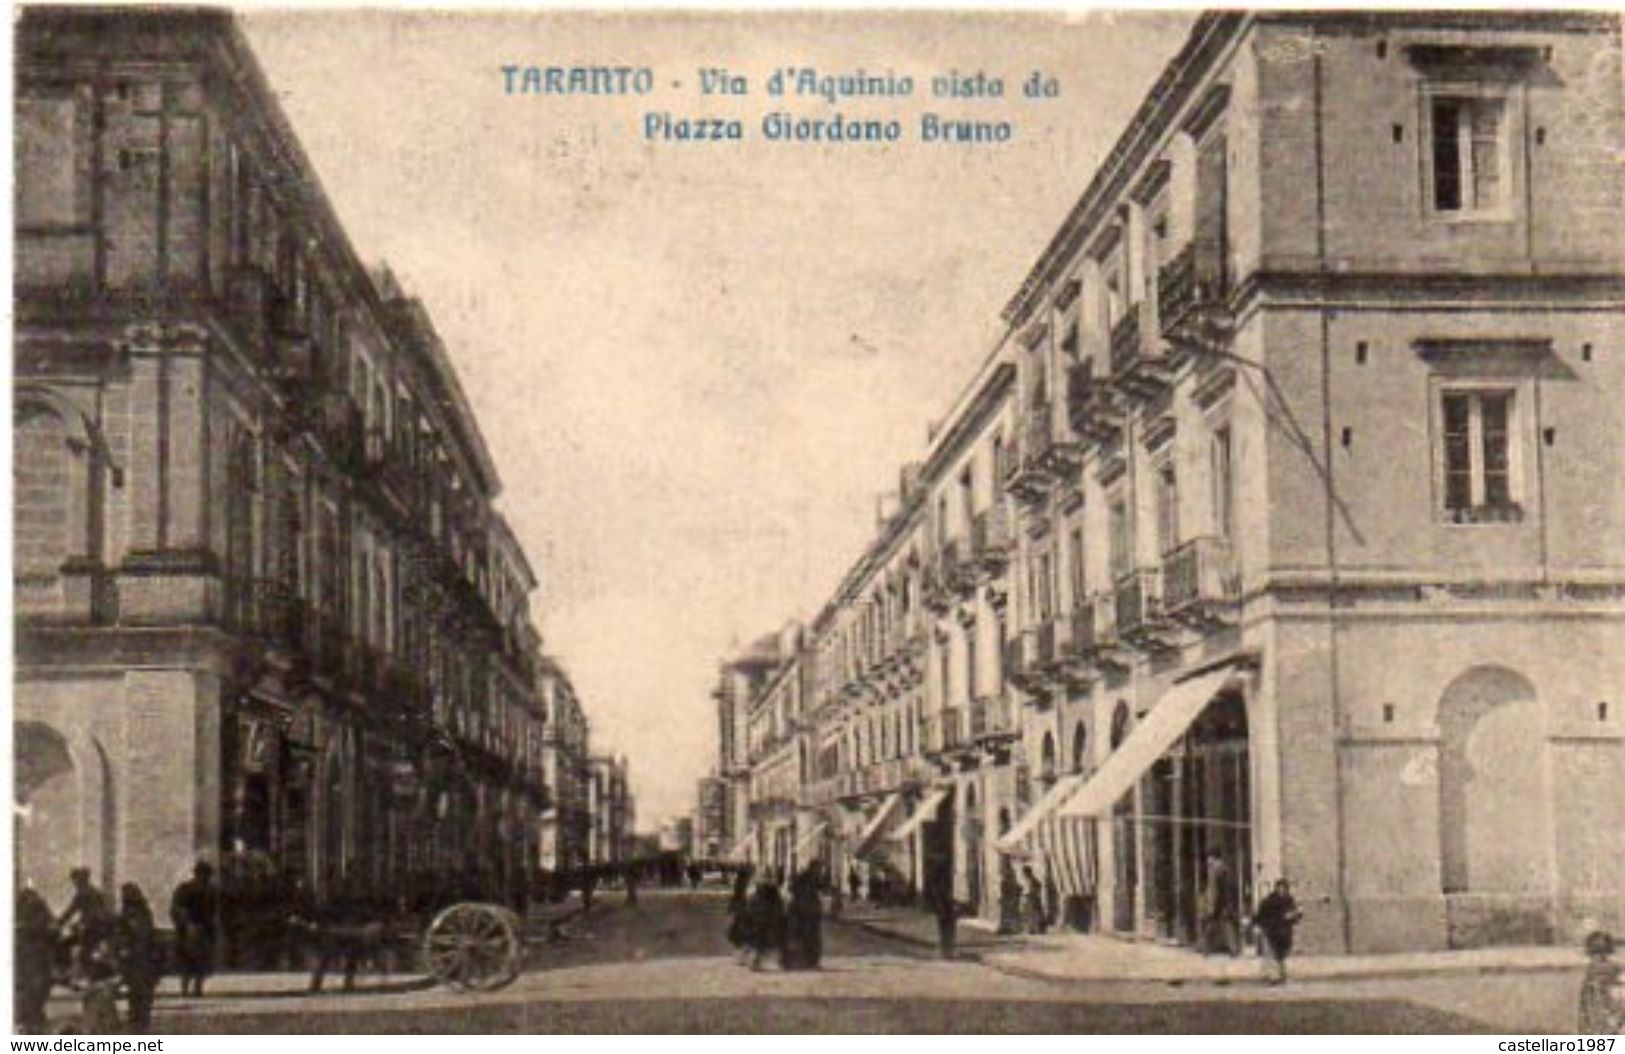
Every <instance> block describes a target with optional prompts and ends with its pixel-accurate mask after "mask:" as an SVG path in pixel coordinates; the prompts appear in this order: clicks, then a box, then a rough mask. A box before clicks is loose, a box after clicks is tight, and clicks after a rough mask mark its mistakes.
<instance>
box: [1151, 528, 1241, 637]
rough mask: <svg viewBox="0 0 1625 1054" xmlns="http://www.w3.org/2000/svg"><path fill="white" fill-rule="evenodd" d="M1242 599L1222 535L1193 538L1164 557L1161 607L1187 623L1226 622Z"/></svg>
mask: <svg viewBox="0 0 1625 1054" xmlns="http://www.w3.org/2000/svg"><path fill="white" fill-rule="evenodd" d="M1240 602H1241V578H1240V575H1239V574H1238V573H1237V571H1236V563H1235V556H1234V553H1233V551H1232V550H1231V547H1230V543H1229V542H1228V541H1227V540H1226V539H1224V538H1218V537H1214V536H1207V537H1202V538H1193V539H1191V540H1190V541H1188V542H1186V543H1185V544H1183V545H1181V546H1179V547H1178V548H1177V549H1174V550H1173V551H1172V552H1170V553H1168V554H1167V555H1166V556H1165V557H1163V564H1162V608H1163V611H1164V612H1166V613H1167V615H1168V616H1169V617H1170V618H1173V619H1177V620H1179V621H1180V622H1185V623H1190V624H1198V625H1200V624H1210V623H1214V622H1224V621H1227V620H1228V619H1229V618H1230V617H1231V616H1233V615H1234V614H1235V612H1236V609H1237V607H1238V606H1239V604H1240Z"/></svg>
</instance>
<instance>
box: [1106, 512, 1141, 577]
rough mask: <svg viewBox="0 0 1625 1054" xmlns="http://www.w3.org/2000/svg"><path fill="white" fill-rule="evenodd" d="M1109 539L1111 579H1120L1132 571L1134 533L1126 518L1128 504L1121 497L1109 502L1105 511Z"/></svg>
mask: <svg viewBox="0 0 1625 1054" xmlns="http://www.w3.org/2000/svg"><path fill="white" fill-rule="evenodd" d="M1106 520H1107V529H1108V533H1109V536H1110V538H1111V559H1112V577H1113V578H1121V577H1123V576H1124V575H1126V574H1128V573H1129V571H1131V570H1133V569H1134V532H1133V528H1132V526H1131V525H1130V523H1129V518H1128V502H1127V501H1126V500H1124V499H1123V498H1122V497H1121V496H1119V497H1115V498H1113V499H1112V500H1111V503H1110V505H1108V506H1107V510H1106Z"/></svg>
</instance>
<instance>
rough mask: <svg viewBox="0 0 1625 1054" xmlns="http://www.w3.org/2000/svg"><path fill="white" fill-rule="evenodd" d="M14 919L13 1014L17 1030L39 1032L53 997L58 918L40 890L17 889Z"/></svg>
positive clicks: (45, 1023) (28, 1032) (34, 1033)
mask: <svg viewBox="0 0 1625 1054" xmlns="http://www.w3.org/2000/svg"><path fill="white" fill-rule="evenodd" d="M16 910H17V914H16V915H15V916H13V918H12V920H11V921H12V926H13V930H14V932H13V940H14V944H13V949H12V970H13V974H12V979H11V980H12V1013H13V1018H14V1021H15V1027H16V1029H17V1031H18V1032H21V1033H25V1034H28V1035H39V1034H41V1033H43V1032H44V1031H45V1029H46V1025H47V1018H46V1014H45V1006H46V1004H47V1003H49V1002H50V999H51V984H52V974H53V972H54V970H55V965H56V964H55V960H56V919H55V916H53V915H52V914H51V906H50V905H49V904H47V903H46V902H45V898H44V897H42V896H40V894H39V891H38V890H36V889H33V888H31V887H24V888H23V889H20V890H18V891H17V909H16Z"/></svg>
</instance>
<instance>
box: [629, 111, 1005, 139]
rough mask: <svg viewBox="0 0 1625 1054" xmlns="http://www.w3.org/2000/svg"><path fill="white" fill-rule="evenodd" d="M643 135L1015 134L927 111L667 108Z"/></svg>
mask: <svg viewBox="0 0 1625 1054" xmlns="http://www.w3.org/2000/svg"><path fill="white" fill-rule="evenodd" d="M642 132H643V138H644V139H645V140H646V141H649V142H662V143H716V142H743V141H744V140H746V139H756V140H765V141H767V142H770V143H830V144H838V145H840V144H854V145H856V144H866V143H899V142H905V141H911V142H920V143H942V144H946V145H978V144H997V143H1008V142H1010V141H1011V140H1012V139H1014V138H1015V135H1016V129H1015V125H1014V124H1012V123H1011V122H1009V121H984V120H970V119H965V118H957V117H948V116H944V115H942V114H934V113H926V114H921V115H920V116H919V117H918V118H911V119H910V120H909V121H907V122H905V121H903V120H900V119H898V118H895V117H893V118H873V117H870V118H858V117H851V116H848V115H846V114H843V113H839V112H837V113H833V114H826V115H819V116H816V117H812V116H805V115H799V114H792V113H786V112H784V111H779V110H775V111H772V112H769V113H766V114H763V115H762V116H761V118H760V119H759V120H756V121H754V122H747V121H745V120H742V119H739V118H720V117H683V116H678V115H675V114H670V113H665V112H651V113H646V114H644V115H643V127H642Z"/></svg>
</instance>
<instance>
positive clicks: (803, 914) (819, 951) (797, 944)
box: [779, 864, 824, 970]
mask: <svg viewBox="0 0 1625 1054" xmlns="http://www.w3.org/2000/svg"><path fill="white" fill-rule="evenodd" d="M819 884H820V883H819V876H818V871H817V865H816V864H809V865H807V867H805V868H803V869H802V871H801V873H800V874H798V875H797V876H796V877H795V879H794V880H793V881H791V883H790V909H789V912H788V918H787V920H786V928H785V939H784V952H783V954H782V955H781V956H780V958H779V962H780V964H781V965H782V966H783V967H784V968H785V969H786V970H816V969H818V966H819V962H820V960H822V958H823V955H824V934H823V925H824V906H823V904H822V902H820V901H819V899H818V887H819Z"/></svg>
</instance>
